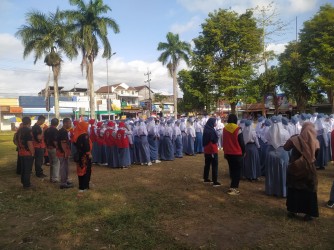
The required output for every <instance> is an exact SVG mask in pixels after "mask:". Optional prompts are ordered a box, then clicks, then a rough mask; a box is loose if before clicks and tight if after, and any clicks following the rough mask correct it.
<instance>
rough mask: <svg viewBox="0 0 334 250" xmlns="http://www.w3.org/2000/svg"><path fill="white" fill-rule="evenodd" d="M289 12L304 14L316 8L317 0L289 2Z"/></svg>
mask: <svg viewBox="0 0 334 250" xmlns="http://www.w3.org/2000/svg"><path fill="white" fill-rule="evenodd" d="M289 5H290V6H289V7H288V8H287V9H288V10H289V12H292V13H304V12H307V11H310V10H312V9H314V8H315V7H316V6H317V0H289Z"/></svg>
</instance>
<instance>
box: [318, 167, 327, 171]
mask: <svg viewBox="0 0 334 250" xmlns="http://www.w3.org/2000/svg"><path fill="white" fill-rule="evenodd" d="M317 170H325V168H324V167H318V168H317Z"/></svg>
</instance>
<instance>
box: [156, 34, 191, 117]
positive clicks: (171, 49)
mask: <svg viewBox="0 0 334 250" xmlns="http://www.w3.org/2000/svg"><path fill="white" fill-rule="evenodd" d="M166 39H167V42H160V43H159V44H158V48H157V50H159V51H163V52H162V53H161V55H160V56H159V58H158V60H159V61H160V62H162V64H163V65H167V68H168V70H169V73H170V75H171V76H172V77H173V98H174V116H175V118H176V117H177V79H176V76H177V68H178V66H179V64H180V61H181V60H183V61H185V63H186V64H187V65H189V56H190V55H191V47H190V44H189V43H187V42H183V41H180V38H179V35H178V34H173V33H172V32H168V33H167V35H166Z"/></svg>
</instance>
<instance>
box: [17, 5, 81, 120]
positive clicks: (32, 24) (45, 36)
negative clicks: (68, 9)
mask: <svg viewBox="0 0 334 250" xmlns="http://www.w3.org/2000/svg"><path fill="white" fill-rule="evenodd" d="M26 21H27V24H25V25H22V26H21V27H20V28H19V30H18V31H17V32H16V36H17V37H19V38H21V40H22V43H23V46H24V51H23V58H26V57H27V56H28V55H29V54H30V53H34V57H35V60H34V64H36V62H37V60H38V59H41V58H42V56H45V57H44V62H45V64H46V65H47V66H49V67H51V68H52V72H53V86H54V98H55V117H57V118H59V90H58V78H59V75H60V69H61V63H62V58H61V54H62V52H63V53H64V54H65V55H66V56H67V57H68V58H70V59H72V58H74V57H76V56H77V55H78V52H77V50H76V48H75V47H74V46H73V45H72V41H71V39H70V38H69V34H70V33H71V27H70V26H67V25H66V24H65V23H64V22H63V20H62V19H61V13H60V11H59V10H58V9H57V11H56V13H50V14H49V16H46V15H45V14H43V13H41V12H39V11H32V12H29V13H27V14H26Z"/></svg>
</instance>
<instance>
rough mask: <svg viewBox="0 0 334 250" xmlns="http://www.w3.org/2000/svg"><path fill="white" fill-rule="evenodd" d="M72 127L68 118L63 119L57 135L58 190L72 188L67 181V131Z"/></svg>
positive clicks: (68, 153)
mask: <svg viewBox="0 0 334 250" xmlns="http://www.w3.org/2000/svg"><path fill="white" fill-rule="evenodd" d="M71 127H72V121H71V119H70V118H64V119H63V127H62V128H61V129H59V131H58V135H57V144H58V145H57V153H56V154H57V157H58V159H59V164H60V168H59V175H60V188H61V189H63V188H72V187H73V184H72V183H71V182H70V181H69V180H68V173H69V167H68V158H69V156H70V154H71V147H70V139H69V130H70V129H71Z"/></svg>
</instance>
